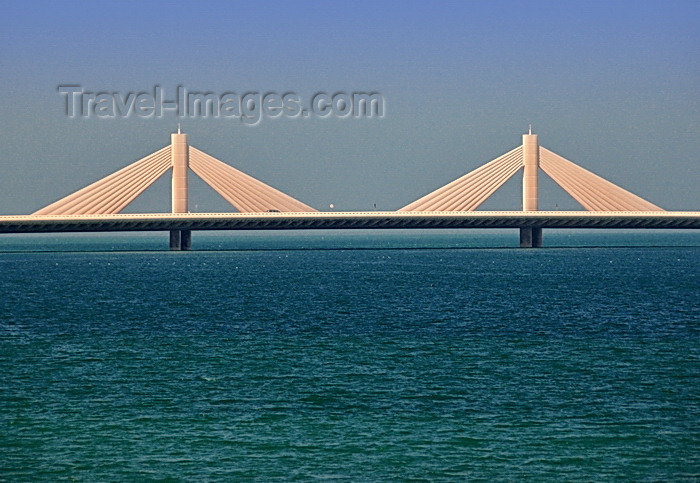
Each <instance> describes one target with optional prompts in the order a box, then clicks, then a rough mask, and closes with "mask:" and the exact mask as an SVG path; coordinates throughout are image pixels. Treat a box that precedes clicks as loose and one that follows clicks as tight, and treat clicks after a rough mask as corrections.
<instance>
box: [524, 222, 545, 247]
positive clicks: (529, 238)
mask: <svg viewBox="0 0 700 483" xmlns="http://www.w3.org/2000/svg"><path fill="white" fill-rule="evenodd" d="M541 247H542V228H541V227H539V226H528V227H523V228H521V229H520V248H541Z"/></svg>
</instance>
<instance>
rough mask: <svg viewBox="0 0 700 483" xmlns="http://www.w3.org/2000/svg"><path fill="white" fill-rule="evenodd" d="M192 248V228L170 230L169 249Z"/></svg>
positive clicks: (186, 249)
mask: <svg viewBox="0 0 700 483" xmlns="http://www.w3.org/2000/svg"><path fill="white" fill-rule="evenodd" d="M191 249H192V230H170V250H171V251H188V250H191Z"/></svg>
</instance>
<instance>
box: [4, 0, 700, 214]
mask: <svg viewBox="0 0 700 483" xmlns="http://www.w3.org/2000/svg"><path fill="white" fill-rule="evenodd" d="M0 41H1V45H2V48H0V66H1V69H0V132H1V134H0V139H1V140H2V150H0V213H2V214H21V213H30V212H32V211H35V210H37V209H39V208H41V207H42V206H45V205H47V204H49V203H51V202H53V201H55V200H56V199H58V198H61V197H62V196H65V195H67V194H69V193H70V192H72V191H74V190H76V189H78V188H81V187H83V186H85V185H87V184H89V183H91V182H93V181H95V180H97V179H99V178H101V177H103V176H105V175H107V174H109V173H110V172H112V171H115V170H117V169H119V168H121V167H123V166H125V165H126V164H129V163H131V162H133V161H135V160H137V159H139V158H140V157H142V156H145V155H146V154H149V153H150V152H152V151H155V150H156V149H159V148H161V147H162V146H165V145H166V144H168V143H169V140H170V133H171V132H173V130H175V129H176V128H177V123H178V122H182V127H183V130H184V131H185V132H187V133H188V134H189V135H190V138H189V139H190V143H191V144H192V145H194V146H196V147H199V148H200V149H202V150H204V151H207V152H208V153H210V154H212V155H213V156H215V157H217V158H219V159H221V160H222V161H225V162H227V163H229V164H232V165H233V166H235V167H237V168H239V169H241V170H243V171H244V172H247V173H249V174H251V175H253V176H256V177H258V178H260V179H261V180H263V181H264V182H267V183H269V184H271V185H273V186H275V187H277V188H279V189H281V190H283V191H285V192H287V193H289V194H290V195H292V196H295V197H297V198H299V199H300V200H302V201H304V202H306V203H308V204H310V205H312V206H314V207H316V208H320V209H325V208H327V207H328V205H329V204H330V203H334V204H335V206H336V209H348V210H356V209H368V208H371V207H372V206H373V204H374V203H376V204H377V207H378V208H380V209H397V208H400V207H401V206H403V205H405V204H407V203H409V202H411V201H413V200H414V199H416V198H418V197H420V196H422V195H424V194H425V193H427V192H429V191H432V190H433V189H435V188H437V187H439V186H441V185H442V184H445V183H447V182H449V181H451V180H452V179H454V178H456V177H458V176H461V175H462V174H464V173H466V172H468V171H470V170H472V169H474V168H475V167H477V166H479V165H481V164H483V163H485V162H487V161H489V160H490V159H492V158H494V157H496V156H498V155H500V154H502V153H504V152H506V151H508V150H510V149H512V148H513V147H515V146H517V145H518V144H520V141H521V138H520V136H521V134H522V133H523V132H525V131H526V130H527V126H528V124H529V123H532V125H533V130H534V131H535V132H536V133H537V134H539V136H540V143H541V144H542V145H543V146H546V147H548V148H549V149H551V150H552V151H554V152H557V153H559V154H561V155H563V156H565V157H567V158H568V159H570V160H572V161H574V162H576V163H578V164H580V165H582V166H583V167H585V168H587V169H590V170H592V171H593V172H595V173H597V174H599V175H601V176H603V177H605V178H607V179H609V180H611V181H613V182H615V183H618V184H620V185H621V186H623V187H624V188H626V189H629V190H631V191H632V192H634V193H636V194H638V195H640V196H642V197H643V198H646V199H648V200H649V201H651V202H653V203H655V204H658V205H660V206H661V207H663V208H666V209H673V210H698V209H700V190H699V189H698V186H700V163H699V162H698V153H700V109H699V107H700V104H699V103H700V2H697V1H678V2H673V1H663V2H660V1H643V0H642V1H621V2H615V1H605V2H598V1H585V2H583V1H576V2H566V1H551V2H538V1H534V2H522V1H518V2H515V1H483V2H366V3H361V2H357V3H355V2H353V3H348V4H343V5H342V6H341V5H340V4H336V3H334V2H318V3H312V2H298V3H297V2H289V3H284V2H257V1H256V2H249V3H243V2H241V3H231V4H229V3H228V2H201V3H199V2H143V3H142V2H133V3H128V2H115V3H99V2H84V3H77V2H76V3H68V2H66V4H64V3H62V2H16V3H13V4H5V5H3V15H2V16H1V17H0ZM62 84H79V85H81V86H83V87H84V88H85V89H86V90H90V91H110V92H121V93H125V94H126V93H128V92H130V91H147V90H150V89H152V88H153V86H154V85H161V86H162V87H163V88H164V89H165V90H166V92H167V91H170V92H172V91H174V90H175V88H176V87H177V86H178V85H184V86H185V87H187V88H188V89H190V90H199V91H214V92H217V93H220V92H225V91H234V92H237V93H244V92H249V91H259V92H267V91H275V92H280V93H283V92H288V91H293V92H296V93H298V94H299V95H300V96H302V98H304V99H308V98H310V97H311V96H312V95H313V94H314V93H316V92H319V91H326V92H330V93H333V92H338V91H346V92H354V91H377V92H380V93H381V94H382V95H383V96H384V98H385V99H386V112H385V117H384V118H383V119H353V118H350V119H335V118H332V119H314V118H309V119H263V121H262V122H261V123H260V124H259V125H256V126H247V125H244V124H243V123H241V122H239V121H237V120H234V119H185V120H182V121H180V120H179V119H177V118H176V117H175V116H166V117H164V118H163V119H140V118H137V117H133V116H132V117H130V118H126V119H97V118H95V117H92V118H89V119H69V118H67V117H66V116H65V113H64V100H63V98H62V97H61V96H60V95H59V94H58V92H57V90H56V88H57V86H58V85H62ZM541 185H542V192H541V208H544V209H547V208H555V207H558V208H576V207H577V205H576V204H575V203H574V202H572V201H570V199H569V198H568V197H567V196H566V195H565V194H564V193H563V192H561V190H559V189H558V188H557V187H555V186H554V185H553V184H552V183H547V182H542V183H541ZM519 189H520V188H519V181H514V182H511V183H509V184H508V185H507V186H505V187H504V188H503V190H502V191H501V192H499V193H497V194H496V196H495V197H494V199H493V200H491V201H489V202H488V203H487V204H486V205H484V209H487V208H494V209H496V208H499V209H501V208H502V209H519V208H520V192H519ZM169 200H170V198H169V192H168V186H167V181H166V182H163V183H159V184H158V185H157V186H154V187H153V190H151V191H149V192H147V193H146V194H144V195H143V197H142V198H141V199H139V200H137V202H136V204H135V206H134V207H133V210H137V211H167V210H168V209H169V202H170V201H169ZM190 206H191V208H192V209H193V211H194V210H195V207H196V210H197V211H205V210H212V211H220V210H228V209H229V208H228V205H227V204H225V202H222V201H220V200H219V198H218V195H216V194H215V193H213V192H212V191H210V190H208V188H206V187H205V186H204V185H203V184H201V183H198V182H196V181H193V182H192V183H191V193H190Z"/></svg>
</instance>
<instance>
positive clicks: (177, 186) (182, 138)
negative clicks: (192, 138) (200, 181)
mask: <svg viewBox="0 0 700 483" xmlns="http://www.w3.org/2000/svg"><path fill="white" fill-rule="evenodd" d="M170 141H171V144H170V146H171V147H170V149H171V151H170V152H171V160H172V161H171V162H172V166H173V181H172V194H173V197H172V211H173V213H187V211H188V210H187V171H188V169H189V165H190V150H189V147H188V145H187V134H183V133H182V132H180V126H179V125H178V127H177V134H175V133H173V134H171V135H170Z"/></svg>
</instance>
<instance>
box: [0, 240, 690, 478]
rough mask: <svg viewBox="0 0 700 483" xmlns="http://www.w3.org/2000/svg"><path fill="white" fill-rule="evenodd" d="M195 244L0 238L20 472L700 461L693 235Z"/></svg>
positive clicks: (118, 473)
mask: <svg viewBox="0 0 700 483" xmlns="http://www.w3.org/2000/svg"><path fill="white" fill-rule="evenodd" d="M193 241H194V246H195V248H198V249H199V251H193V252H173V253H171V252H167V251H159V250H161V249H164V248H166V244H167V236H165V235H162V234H158V235H143V236H135V235H130V236H121V237H119V236H113V235H112V236H101V237H79V236H77V235H71V236H62V237H36V236H13V237H0V294H1V295H0V308H1V309H2V314H3V316H2V319H1V320H0V374H2V377H0V407H1V408H2V412H1V413H0V414H1V416H0V425H1V426H0V480H4V481H35V480H45V481H49V480H51V481H53V480H60V479H67V480H72V481H114V480H167V479H171V480H174V481H177V480H197V481H199V480H210V481H211V480H213V481H224V480H225V481H236V480H259V481H271V480H273V481H274V480H278V481H286V480H300V481H308V480H322V481H325V480H330V479H341V480H345V481H378V480H381V481H394V480H398V481H464V480H469V481H472V480H473V481H487V480H488V481H491V480H522V479H526V480H528V479H529V480H531V481H545V480H550V481H562V480H564V481H591V480H596V481H601V480H603V481H604V480H628V481H639V480H646V481H670V480H673V481H679V480H680V481H683V480H687V481H697V480H698V479H700V452H699V451H698V448H700V303H699V297H698V295H699V294H700V293H699V289H700V270H699V269H698V266H699V261H700V238H699V237H698V234H697V233H693V232H674V233H658V232H654V233H648V234H642V235H640V234H639V232H635V233H617V234H615V233H613V234H610V233H594V234H586V233H573V234H571V233H566V232H562V233H558V234H557V233H554V234H549V233H545V244H548V246H549V247H551V246H558V248H545V249H540V250H520V249H512V248H507V247H509V246H514V244H515V243H517V233H515V234H513V233H510V232H506V233H497V234H489V233H483V234H478V236H477V235H473V236H472V235H468V236H465V235H463V234H460V233H459V232H442V233H437V232H436V233H432V232H431V233H408V234H407V233H400V234H391V235H388V234H384V233H374V232H369V233H367V232H364V233H362V232H348V233H338V234H334V233H332V232H319V233H312V234H294V233H273V234H270V233H257V234H246V235H239V236H235V235H230V236H221V235H215V234H212V235H209V236H198V234H195V236H194V238H193ZM642 245H647V246H642ZM473 246H476V247H480V248H471V247H473ZM572 246H575V247H576V248H571V247H572ZM124 250H140V251H124Z"/></svg>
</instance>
